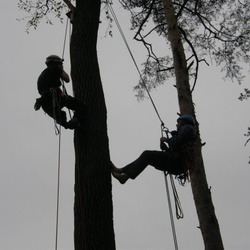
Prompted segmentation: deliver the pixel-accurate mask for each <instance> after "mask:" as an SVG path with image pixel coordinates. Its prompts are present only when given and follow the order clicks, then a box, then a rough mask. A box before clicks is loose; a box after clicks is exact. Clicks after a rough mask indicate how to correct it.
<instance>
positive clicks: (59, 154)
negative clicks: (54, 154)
mask: <svg viewBox="0 0 250 250" xmlns="http://www.w3.org/2000/svg"><path fill="white" fill-rule="evenodd" d="M59 128H60V129H59V142H58V164H57V196H56V197H57V199H56V238H55V250H57V246H58V228H59V227H58V225H59V202H60V172H61V126H60V127H59Z"/></svg>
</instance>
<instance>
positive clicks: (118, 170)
mask: <svg viewBox="0 0 250 250" xmlns="http://www.w3.org/2000/svg"><path fill="white" fill-rule="evenodd" d="M110 164H111V171H114V172H116V173H120V174H121V173H123V169H122V168H117V167H116V166H115V165H114V163H113V162H110Z"/></svg>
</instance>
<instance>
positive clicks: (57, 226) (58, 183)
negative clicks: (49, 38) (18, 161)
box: [53, 18, 70, 250]
mask: <svg viewBox="0 0 250 250" xmlns="http://www.w3.org/2000/svg"><path fill="white" fill-rule="evenodd" d="M67 30H68V18H67V21H66V28H65V35H64V42H63V52H62V60H64V53H65V47H66V40H67ZM62 88H63V93H65V94H67V92H66V88H65V86H64V81H62ZM56 95H57V93H55V91H54V93H53V98H55V96H56ZM56 101H58V100H56V99H55V100H53V105H55V104H56ZM58 107H59V106H58ZM55 108H56V107H55ZM53 112H54V122H55V132H56V135H59V139H58V159H57V194H56V222H55V231H56V232H55V250H57V249H58V232H59V205H60V173H61V134H62V133H61V125H59V128H58V125H57V124H56V120H55V110H54V107H53ZM69 114H70V112H69Z"/></svg>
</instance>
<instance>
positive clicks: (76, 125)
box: [65, 117, 81, 129]
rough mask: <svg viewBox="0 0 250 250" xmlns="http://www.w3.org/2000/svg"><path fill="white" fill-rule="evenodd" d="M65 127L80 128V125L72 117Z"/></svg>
mask: <svg viewBox="0 0 250 250" xmlns="http://www.w3.org/2000/svg"><path fill="white" fill-rule="evenodd" d="M65 128H68V129H76V128H81V125H80V122H79V121H78V120H77V119H76V118H75V117H74V118H72V119H71V120H70V121H68V122H67V124H66V126H65Z"/></svg>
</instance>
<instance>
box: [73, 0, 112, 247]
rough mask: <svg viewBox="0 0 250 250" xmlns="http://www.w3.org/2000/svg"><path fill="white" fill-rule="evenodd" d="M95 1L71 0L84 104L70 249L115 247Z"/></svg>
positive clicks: (76, 74) (77, 82) (76, 76)
mask: <svg viewBox="0 0 250 250" xmlns="http://www.w3.org/2000/svg"><path fill="white" fill-rule="evenodd" d="M100 5H101V3H100V0H84V1H82V0H76V10H75V12H74V17H73V30H72V37H71V46H70V53H71V65H72V69H71V75H72V80H73V89H74V93H75V97H76V98H77V99H78V100H79V101H81V102H82V103H85V104H86V105H87V115H86V119H83V117H84V116H83V114H82V116H81V117H78V118H80V120H81V123H82V125H83V126H84V130H76V131H75V137H74V143H75V156H76V166H75V205H74V211H75V232H74V237H75V249H76V250H107V249H108V250H114V249H115V240H114V230H113V205H112V195H111V191H112V190H111V189H112V187H111V175H110V164H109V147H108V137H107V124H106V106H105V100H104V94H103V89H102V84H101V79H100V73H99V66H98V60H97V52H96V43H97V31H98V26H99V15H100Z"/></svg>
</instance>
